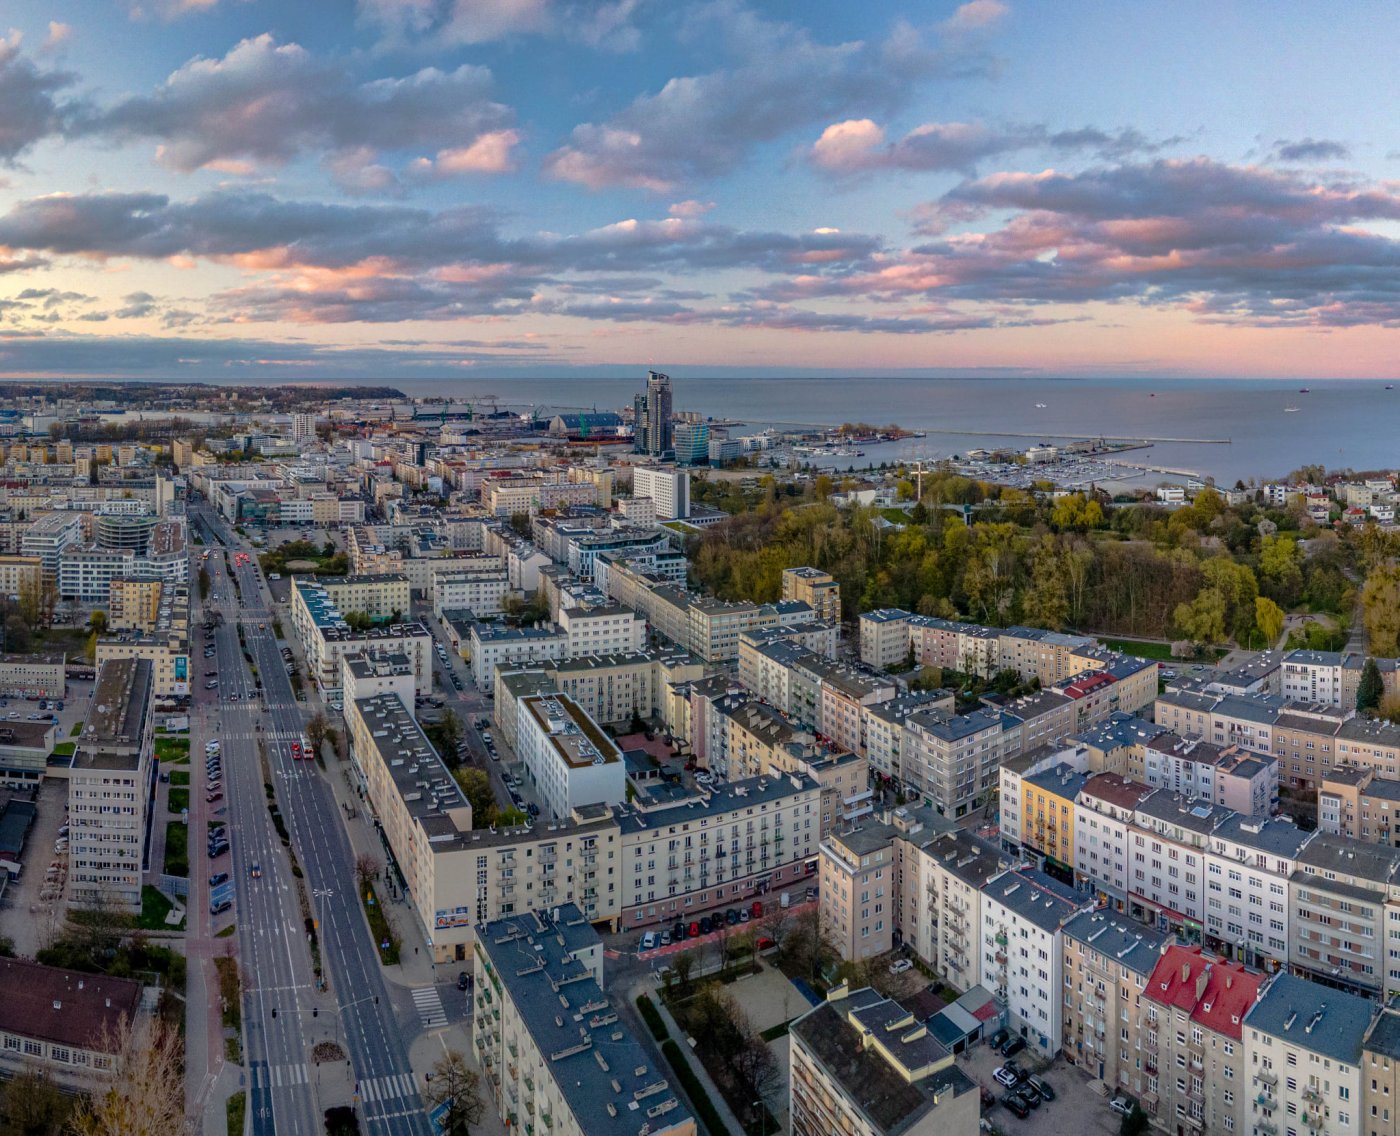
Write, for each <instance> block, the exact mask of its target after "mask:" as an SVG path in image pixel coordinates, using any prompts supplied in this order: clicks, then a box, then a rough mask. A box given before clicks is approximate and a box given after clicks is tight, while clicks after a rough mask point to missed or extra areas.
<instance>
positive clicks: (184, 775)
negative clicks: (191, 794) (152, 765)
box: [170, 769, 190, 785]
mask: <svg viewBox="0 0 1400 1136" xmlns="http://www.w3.org/2000/svg"><path fill="white" fill-rule="evenodd" d="M170 783H171V784H172V785H188V784H189V783H190V771H189V770H188V769H176V770H174V771H173V772H172V773H171V774H170Z"/></svg>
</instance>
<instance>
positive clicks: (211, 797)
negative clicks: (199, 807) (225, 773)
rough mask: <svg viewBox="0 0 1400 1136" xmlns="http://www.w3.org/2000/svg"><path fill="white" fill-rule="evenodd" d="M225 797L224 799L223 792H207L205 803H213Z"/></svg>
mask: <svg viewBox="0 0 1400 1136" xmlns="http://www.w3.org/2000/svg"><path fill="white" fill-rule="evenodd" d="M223 799H224V795H223V794H222V793H205V794H204V803H205V804H206V805H212V804H213V803H214V802H215V801H222V800H223Z"/></svg>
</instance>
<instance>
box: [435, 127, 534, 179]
mask: <svg viewBox="0 0 1400 1136" xmlns="http://www.w3.org/2000/svg"><path fill="white" fill-rule="evenodd" d="M519 141H520V132H519V131H518V130H494V131H492V132H491V133H489V134H483V135H482V136H481V137H480V138H478V139H477V140H476V141H475V142H473V143H472V144H471V145H470V146H463V147H461V148H459V149H456V150H439V151H438V155H437V159H436V162H435V163H434V166H435V169H436V171H437V173H438V174H440V175H452V174H503V173H509V172H510V171H512V170H513V169H515V158H514V156H513V155H512V153H511V151H512V149H513V148H514V147H515V146H516V144H517V143H519Z"/></svg>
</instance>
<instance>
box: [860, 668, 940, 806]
mask: <svg viewBox="0 0 1400 1136" xmlns="http://www.w3.org/2000/svg"><path fill="white" fill-rule="evenodd" d="M955 702H956V698H955V696H954V694H953V692H952V691H951V690H914V691H909V692H908V693H906V694H900V695H897V696H896V697H894V698H887V699H885V700H884V701H882V702H876V703H874V704H872V705H863V706H862V707H861V716H860V720H861V726H860V733H861V740H862V742H863V744H864V748H865V757H866V760H867V761H869V763H870V768H871V769H873V770H875V771H876V772H878V773H880V774H881V775H882V776H883V777H885V778H886V780H888V781H893V782H896V783H898V784H901V785H902V784H904V783H905V782H906V781H907V780H908V779H907V778H906V777H904V775H903V769H902V767H901V765H900V750H901V745H902V739H903V737H904V720H905V719H906V718H908V717H909V715H910V714H913V713H915V712H916V711H919V710H940V711H942V712H944V713H945V714H952V713H953V712H954V706H955Z"/></svg>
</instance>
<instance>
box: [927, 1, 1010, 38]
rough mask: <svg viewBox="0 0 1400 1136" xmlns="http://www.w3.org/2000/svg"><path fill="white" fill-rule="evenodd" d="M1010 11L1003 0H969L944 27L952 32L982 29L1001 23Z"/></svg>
mask: <svg viewBox="0 0 1400 1136" xmlns="http://www.w3.org/2000/svg"><path fill="white" fill-rule="evenodd" d="M1009 11H1010V9H1009V8H1008V7H1007V6H1006V5H1005V4H1003V3H1002V2H1001V0H968V3H966V4H963V5H962V6H961V7H959V8H958V9H957V11H955V12H954V13H953V14H952V15H951V16H950V17H949V18H948V20H947V22H945V23H944V25H943V27H944V29H945V30H947V31H950V32H970V31H980V30H981V29H983V28H990V27H994V26H995V25H997V24H999V23H1001V22H1002V20H1004V19H1006V16H1007V13H1008V12H1009Z"/></svg>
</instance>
